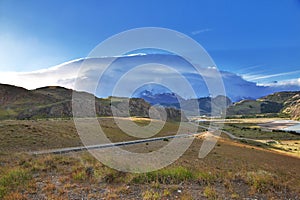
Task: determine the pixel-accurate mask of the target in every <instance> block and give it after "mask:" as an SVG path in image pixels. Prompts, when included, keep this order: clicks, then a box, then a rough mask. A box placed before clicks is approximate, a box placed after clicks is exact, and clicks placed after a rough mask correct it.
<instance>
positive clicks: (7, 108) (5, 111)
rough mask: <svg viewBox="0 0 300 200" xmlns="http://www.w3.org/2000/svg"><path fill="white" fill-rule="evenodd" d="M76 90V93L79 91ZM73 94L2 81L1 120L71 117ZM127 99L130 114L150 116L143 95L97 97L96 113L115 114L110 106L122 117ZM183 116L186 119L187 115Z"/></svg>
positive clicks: (171, 113)
mask: <svg viewBox="0 0 300 200" xmlns="http://www.w3.org/2000/svg"><path fill="white" fill-rule="evenodd" d="M74 92H76V93H77V91H74ZM72 93H73V90H71V89H66V88H63V87H58V86H48V87H43V88H38V89H36V90H26V89H24V88H21V87H15V86H12V85H4V84H0V119H37V118H61V117H72ZM78 93H79V92H78ZM80 93H82V92H80ZM83 94H84V95H87V96H89V97H91V96H90V95H92V94H89V93H83ZM93 97H94V96H93ZM128 101H129V111H130V114H131V116H140V117H149V113H148V111H149V108H150V107H151V105H150V104H149V103H147V102H146V101H144V100H143V99H140V98H132V99H128V98H117V97H113V98H107V99H100V98H97V97H95V108H96V113H97V115H98V116H112V111H111V109H112V108H114V109H116V110H118V111H119V112H118V113H119V114H120V115H121V116H122V108H123V107H124V104H125V103H128ZM166 113H167V117H168V119H169V120H180V119H181V112H180V111H179V110H176V109H173V108H166ZM183 118H184V119H185V117H184V116H183Z"/></svg>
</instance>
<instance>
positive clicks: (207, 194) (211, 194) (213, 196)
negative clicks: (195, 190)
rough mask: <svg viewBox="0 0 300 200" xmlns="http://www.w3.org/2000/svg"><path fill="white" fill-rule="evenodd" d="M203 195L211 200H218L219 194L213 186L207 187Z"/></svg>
mask: <svg viewBox="0 0 300 200" xmlns="http://www.w3.org/2000/svg"><path fill="white" fill-rule="evenodd" d="M203 194H204V196H205V197H206V198H208V199H209V200H215V199H218V194H217V192H216V190H215V189H214V188H213V187H212V186H206V187H205V188H204V191H203Z"/></svg>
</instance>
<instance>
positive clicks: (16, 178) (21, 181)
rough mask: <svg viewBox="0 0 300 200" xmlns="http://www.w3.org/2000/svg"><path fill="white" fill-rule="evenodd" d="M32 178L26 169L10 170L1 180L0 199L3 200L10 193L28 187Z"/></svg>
mask: <svg viewBox="0 0 300 200" xmlns="http://www.w3.org/2000/svg"><path fill="white" fill-rule="evenodd" d="M31 178H32V177H31V174H30V173H29V172H28V171H26V170H24V169H19V168H16V169H12V170H9V171H8V172H7V173H5V174H4V175H2V177H1V178H0V198H3V197H4V195H5V194H7V193H8V192H10V191H14V190H17V189H19V188H20V187H26V185H27V183H28V182H29V180H31Z"/></svg>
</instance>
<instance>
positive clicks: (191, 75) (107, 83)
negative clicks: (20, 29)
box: [0, 55, 300, 100]
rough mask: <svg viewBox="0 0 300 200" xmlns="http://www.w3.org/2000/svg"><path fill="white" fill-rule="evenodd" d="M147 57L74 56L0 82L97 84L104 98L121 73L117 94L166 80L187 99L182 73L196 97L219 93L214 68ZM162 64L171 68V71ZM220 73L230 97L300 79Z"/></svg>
mask: <svg viewBox="0 0 300 200" xmlns="http://www.w3.org/2000/svg"><path fill="white" fill-rule="evenodd" d="M149 58H150V60H144V59H141V57H134V56H130V57H128V58H120V60H119V61H117V62H115V63H114V64H112V65H110V66H109V68H108V69H106V70H105V67H106V66H107V64H109V63H110V62H111V61H112V60H113V59H115V58H108V57H106V58H89V59H77V60H73V61H70V62H66V63H63V64H60V65H57V66H54V67H51V68H48V69H42V70H36V71H31V72H1V73H0V82H1V83H6V84H11V85H17V86H21V87H25V88H27V89H35V88H38V87H44V86H49V85H58V86H63V87H67V88H72V89H74V88H75V89H77V90H81V91H87V92H91V93H95V91H94V89H95V88H96V87H97V86H98V88H97V90H96V94H97V95H98V96H100V97H101V96H103V97H104V96H109V95H111V92H112V91H113V89H114V86H115V85H116V83H117V82H118V81H119V80H120V79H121V78H122V76H123V75H124V74H127V77H126V79H124V80H123V82H122V83H121V87H123V88H124V90H119V91H120V93H119V94H120V95H124V94H126V92H127V94H129V93H128V92H130V91H131V90H130V88H133V87H135V86H134V85H141V84H142V83H143V81H147V82H151V81H152V82H154V83H155V82H156V83H158V84H159V83H166V82H168V83H169V84H170V85H173V86H175V87H176V88H175V90H176V91H177V93H180V91H182V93H181V94H184V95H185V96H183V97H188V98H190V97H191V96H190V95H191V94H190V93H185V92H186V86H185V85H183V84H181V82H180V81H178V80H179V79H178V77H179V76H178V75H180V76H181V75H182V77H184V78H186V79H187V80H188V81H189V82H190V85H191V86H192V87H193V88H194V89H195V91H196V93H197V94H198V95H199V96H207V95H208V94H209V93H211V92H210V91H211V90H212V91H216V93H212V94H214V95H217V93H218V92H221V91H220V90H218V89H220V84H222V83H221V82H219V79H218V78H217V77H218V76H217V75H218V71H217V69H216V68H214V67H209V68H202V69H201V75H199V74H198V73H196V71H195V70H194V69H193V70H190V67H191V66H188V65H186V64H185V65H184V64H183V63H180V62H179V61H180V59H178V57H175V56H174V57H173V59H171V57H168V59H165V62H164V63H163V64H161V65H159V64H155V63H159V62H160V61H162V60H163V59H161V55H157V57H153V56H151V57H149ZM117 59H118V58H117ZM176 59H177V60H176ZM147 61H149V62H147ZM155 61H156V62H155ZM177 61H178V62H177ZM145 63H149V64H147V65H145V67H141V68H138V69H136V70H133V69H134V67H136V66H142V65H143V64H145ZM151 63H152V64H151ZM82 64H84V68H80V67H81V66H82ZM163 65H166V66H169V67H173V68H174V69H175V71H174V70H170V69H168V68H166V67H164V66H163ZM79 72H80V73H79ZM101 73H105V76H102V79H101V80H100V81H99V76H100V74H101ZM220 75H221V78H222V80H223V82H224V86H225V89H226V95H227V96H229V97H230V98H231V99H232V100H239V99H243V98H259V97H262V96H264V95H267V94H270V93H273V92H277V91H282V90H300V79H293V80H286V81H282V82H277V83H271V84H264V85H258V84H257V83H255V82H251V81H246V80H245V79H243V78H242V77H241V76H238V75H236V74H234V73H230V72H224V71H221V72H220ZM76 79H78V80H81V84H80V85H76V87H75V85H74V83H75V81H76ZM205 81H208V82H209V83H210V87H212V88H210V91H208V88H207V84H206V82H205ZM98 83H99V85H98ZM141 86H142V85H141ZM136 89H137V88H136ZM178 91H179V92H178ZM173 92H174V91H173ZM221 94H223V93H221Z"/></svg>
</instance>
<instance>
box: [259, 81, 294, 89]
mask: <svg viewBox="0 0 300 200" xmlns="http://www.w3.org/2000/svg"><path fill="white" fill-rule="evenodd" d="M259 85H262V86H269V87H289V86H295V87H299V90H300V78H296V79H289V80H283V81H275V82H272V83H263V84H259Z"/></svg>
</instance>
